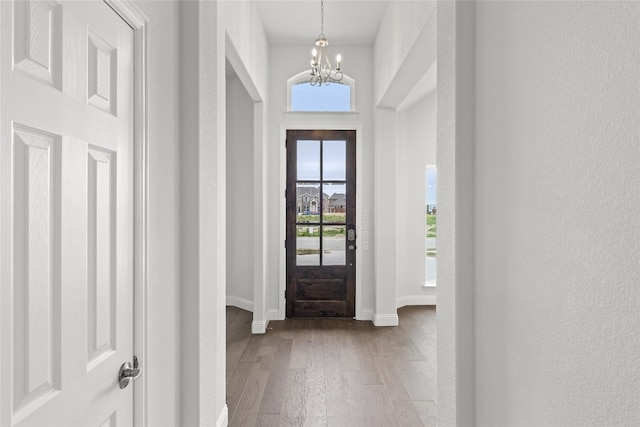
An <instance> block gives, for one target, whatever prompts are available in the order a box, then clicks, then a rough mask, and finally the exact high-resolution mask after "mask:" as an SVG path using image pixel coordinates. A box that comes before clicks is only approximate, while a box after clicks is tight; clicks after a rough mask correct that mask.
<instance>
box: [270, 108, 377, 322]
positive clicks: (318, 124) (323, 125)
mask: <svg viewBox="0 0 640 427" xmlns="http://www.w3.org/2000/svg"><path fill="white" fill-rule="evenodd" d="M287 114H288V115H290V114H292V113H287ZM336 114H338V115H340V116H343V115H345V113H317V114H313V115H309V114H304V116H302V117H305V118H308V117H310V116H313V117H314V120H306V121H305V123H304V124H281V125H280V194H282V196H283V197H282V199H281V202H280V214H279V218H280V221H279V222H280V226H279V230H280V231H279V236H280V242H282V244H281V245H280V263H279V264H280V266H279V267H280V268H279V280H278V284H279V287H278V292H279V297H278V319H279V320H284V319H285V318H286V307H287V299H286V297H285V289H286V281H287V253H286V249H285V247H284V241H285V239H286V231H287V230H286V198H285V197H284V194H285V190H286V188H287V150H286V145H285V144H286V140H287V130H304V129H318V130H353V131H355V132H356V230H362V211H363V209H362V207H363V206H362V204H363V201H362V192H363V189H362V180H363V173H362V164H363V162H362V155H363V150H362V141H363V138H362V125H360V124H358V125H352V124H344V123H343V124H337V123H335V122H336V121H338V120H336ZM347 115H348V116H352V114H348V113H347ZM316 117H317V119H315V118H316ZM313 122H315V123H313ZM331 122H334V124H329V123H331ZM359 235H360V236H361V235H362V233H359ZM362 250H363V247H362V244H361V243H360V242H359V240H358V233H356V312H355V319H356V320H372V319H373V312H371V313H369V315H368V316H367V315H365V313H363V312H362ZM274 320H275V319H274Z"/></svg>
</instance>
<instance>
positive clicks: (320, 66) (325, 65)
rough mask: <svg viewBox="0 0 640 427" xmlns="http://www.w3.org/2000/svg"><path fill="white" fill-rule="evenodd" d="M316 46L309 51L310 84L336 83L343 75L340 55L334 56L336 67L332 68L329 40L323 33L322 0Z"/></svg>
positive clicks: (322, 1)
mask: <svg viewBox="0 0 640 427" xmlns="http://www.w3.org/2000/svg"><path fill="white" fill-rule="evenodd" d="M316 46H317V47H315V48H313V50H312V51H311V55H313V59H312V60H311V79H310V80H309V83H311V86H316V85H317V86H322V85H323V84H324V85H328V84H329V83H337V82H339V81H340V80H342V78H343V77H344V75H343V74H342V66H341V64H340V62H341V61H342V58H341V57H340V55H337V56H336V69H335V70H334V69H332V67H331V62H330V61H329V56H328V55H327V46H329V40H327V38H326V37H325V35H324V0H320V35H319V36H318V39H317V40H316Z"/></svg>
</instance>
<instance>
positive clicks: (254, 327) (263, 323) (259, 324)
mask: <svg viewBox="0 0 640 427" xmlns="http://www.w3.org/2000/svg"><path fill="white" fill-rule="evenodd" d="M267 323H269V322H268V321H267V320H254V321H253V322H251V333H252V334H264V333H266V332H267Z"/></svg>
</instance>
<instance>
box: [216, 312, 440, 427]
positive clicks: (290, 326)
mask: <svg viewBox="0 0 640 427" xmlns="http://www.w3.org/2000/svg"><path fill="white" fill-rule="evenodd" d="M398 316H399V318H400V326H398V327H381V328H376V327H375V326H373V325H372V324H371V322H359V321H355V320H340V319H289V320H285V321H272V322H270V323H269V330H267V333H266V334H264V335H251V317H252V314H251V313H250V312H247V311H244V310H241V309H238V308H235V307H227V404H228V407H229V425H230V426H232V427H234V426H237V427H245V426H247V427H250V426H265V427H266V426H274V427H282V426H309V427H321V426H328V427H333V426H336V427H341V426H344V427H365V426H366V427H370V426H384V427H390V426H398V427H410V426H428V427H430V426H435V425H436V424H437V414H436V403H435V399H436V329H435V328H436V312H435V308H434V307H424V306H414V307H403V308H401V309H399V310H398Z"/></svg>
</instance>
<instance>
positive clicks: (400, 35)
mask: <svg viewBox="0 0 640 427" xmlns="http://www.w3.org/2000/svg"><path fill="white" fill-rule="evenodd" d="M435 8H436V2H435V1H428V0H422V1H390V2H389V4H388V6H387V9H386V10H385V14H384V16H383V18H382V22H381V23H380V29H379V30H378V34H377V35H376V41H375V44H374V64H375V76H374V102H375V105H376V106H385V107H391V108H395V107H397V106H398V105H399V103H400V102H401V101H402V100H403V99H404V97H405V96H406V95H407V93H409V92H410V91H411V89H412V88H413V87H414V86H415V84H416V82H417V79H419V78H420V77H421V76H422V75H424V73H425V72H426V71H427V70H428V69H429V67H430V66H431V64H432V63H433V62H434V61H435V56H436V49H435V47H436V43H435V40H436V25H435V23H436V16H435ZM429 21H431V22H429Z"/></svg>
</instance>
